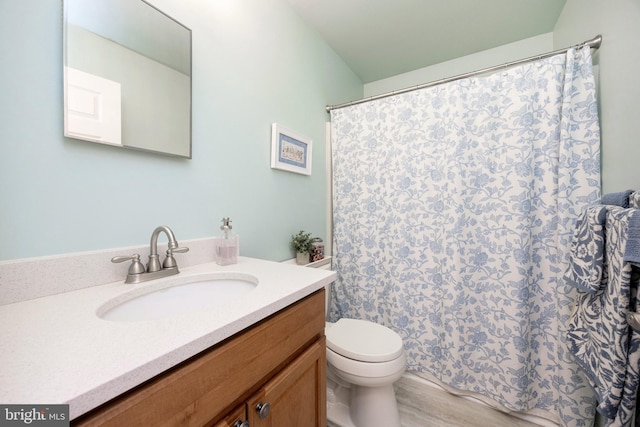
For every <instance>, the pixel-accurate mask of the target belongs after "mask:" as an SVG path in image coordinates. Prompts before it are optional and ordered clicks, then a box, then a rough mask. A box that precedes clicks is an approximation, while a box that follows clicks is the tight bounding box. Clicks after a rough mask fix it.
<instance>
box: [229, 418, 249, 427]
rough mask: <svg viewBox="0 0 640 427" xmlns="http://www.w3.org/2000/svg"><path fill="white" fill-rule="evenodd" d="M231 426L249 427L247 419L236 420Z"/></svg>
mask: <svg viewBox="0 0 640 427" xmlns="http://www.w3.org/2000/svg"><path fill="white" fill-rule="evenodd" d="M233 427H249V421H242V420H238V421H236V422H235V423H233Z"/></svg>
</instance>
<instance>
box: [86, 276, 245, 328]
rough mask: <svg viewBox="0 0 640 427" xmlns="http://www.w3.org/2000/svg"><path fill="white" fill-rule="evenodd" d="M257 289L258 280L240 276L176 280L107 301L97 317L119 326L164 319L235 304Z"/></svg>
mask: <svg viewBox="0 0 640 427" xmlns="http://www.w3.org/2000/svg"><path fill="white" fill-rule="evenodd" d="M123 286H128V285H123ZM257 286H258V278H257V277H255V276H253V275H251V274H245V273H238V272H216V273H203V274H196V275H190V276H174V277H173V278H171V279H170V280H161V281H158V282H150V283H149V284H145V286H143V287H140V288H138V289H135V290H133V291H131V292H127V293H124V294H122V295H119V296H118V297H116V298H113V299H111V300H109V301H107V302H106V303H104V304H103V305H102V306H100V307H99V308H98V311H97V315H98V317H100V318H101V319H104V320H113V321H120V322H135V321H139V320H154V319H164V318H167V317H172V316H177V315H180V314H185V313H191V312H194V311H196V310H206V309H215V307H216V306H219V305H220V304H225V303H232V302H233V300H238V298H239V297H241V296H243V295H246V294H248V293H249V292H251V291H253V290H254V289H255V288H256V287H257ZM238 303H240V301H238Z"/></svg>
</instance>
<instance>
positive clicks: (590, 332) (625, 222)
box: [568, 206, 640, 427]
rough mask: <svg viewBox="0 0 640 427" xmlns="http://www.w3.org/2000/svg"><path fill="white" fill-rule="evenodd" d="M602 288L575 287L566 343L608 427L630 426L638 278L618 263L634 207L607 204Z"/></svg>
mask: <svg viewBox="0 0 640 427" xmlns="http://www.w3.org/2000/svg"><path fill="white" fill-rule="evenodd" d="M606 209H607V213H606V221H605V227H604V228H605V252H604V265H605V268H604V271H603V277H602V281H603V286H602V287H601V288H600V289H599V290H598V291H597V292H595V293H591V292H582V291H580V290H578V292H577V300H576V306H575V309H574V313H573V314H572V316H571V320H570V322H569V330H568V342H569V348H570V351H571V353H572V354H573V355H574V356H575V358H576V360H577V361H578V363H579V364H580V366H581V367H582V368H583V370H584V371H585V373H586V374H587V378H588V379H589V383H590V384H591V386H592V387H593V389H594V390H595V392H596V397H597V399H598V407H597V410H598V412H600V413H601V414H602V415H604V416H605V417H606V418H607V419H608V420H609V423H607V425H608V426H623V427H628V426H631V421H632V419H633V414H634V413H635V405H636V395H637V392H638V383H639V379H640V373H639V371H640V333H638V332H636V331H633V330H631V328H630V327H629V324H628V323H627V318H626V314H627V313H628V312H629V311H635V310H636V309H637V305H638V303H637V296H636V289H637V278H636V277H635V275H634V276H633V278H632V275H631V273H632V266H631V264H630V263H627V262H624V261H623V256H624V252H625V248H626V244H627V237H628V235H629V233H628V231H629V225H630V222H631V221H630V219H631V218H632V217H633V216H635V214H636V212H638V211H637V210H636V209H623V208H620V207H617V206H606Z"/></svg>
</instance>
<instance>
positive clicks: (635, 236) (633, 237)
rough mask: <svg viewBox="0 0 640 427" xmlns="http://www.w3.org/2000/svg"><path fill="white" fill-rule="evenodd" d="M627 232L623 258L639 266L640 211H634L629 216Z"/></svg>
mask: <svg viewBox="0 0 640 427" xmlns="http://www.w3.org/2000/svg"><path fill="white" fill-rule="evenodd" d="M628 234H629V235H628V236H627V245H626V246H625V249H624V258H623V260H624V261H625V262H629V263H631V264H633V265H635V266H636V267H640V211H636V212H634V213H633V214H632V216H631V217H630V218H629V231H628Z"/></svg>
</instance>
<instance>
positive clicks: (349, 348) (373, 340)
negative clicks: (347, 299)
mask: <svg viewBox="0 0 640 427" xmlns="http://www.w3.org/2000/svg"><path fill="white" fill-rule="evenodd" d="M329 291H330V288H329V286H327V290H326V295H327V307H326V308H327V312H328V308H329V295H330V292H329ZM325 335H326V336H327V418H328V420H329V421H330V422H331V423H333V424H336V425H338V426H340V427H400V417H399V415H398V406H397V404H396V396H395V392H394V390H393V383H394V382H395V381H397V380H398V379H400V377H401V376H402V374H403V373H404V371H405V369H406V363H407V357H406V354H405V351H404V348H403V346H402V338H400V336H399V335H398V334H397V333H395V332H394V331H392V330H391V329H389V328H387V327H385V326H382V325H378V324H376V323H373V322H369V321H366V320H357V319H340V320H338V321H337V322H335V323H330V322H327V323H326V327H325Z"/></svg>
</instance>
